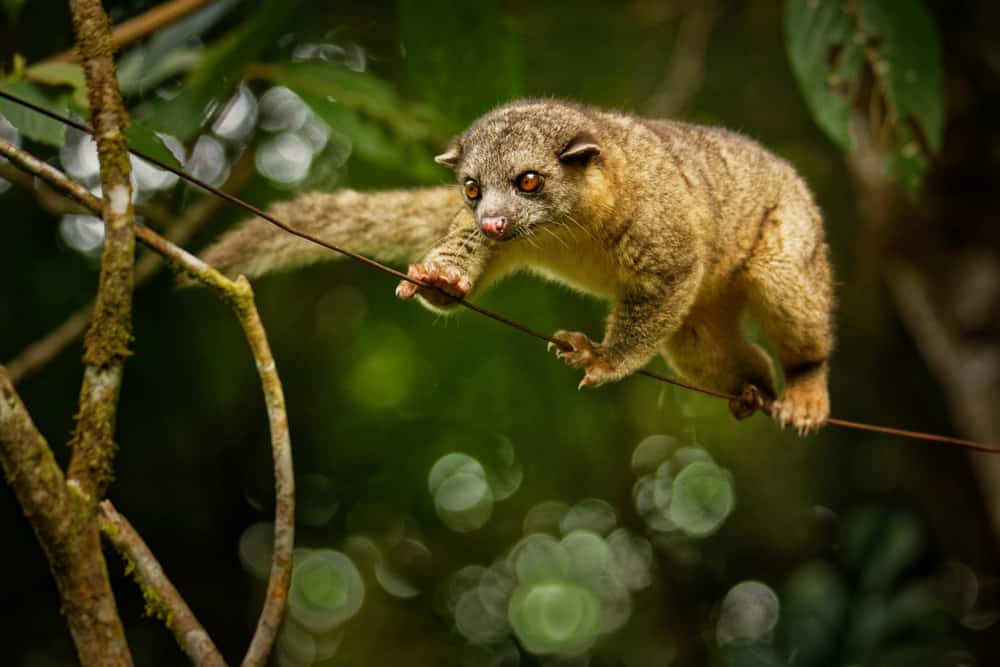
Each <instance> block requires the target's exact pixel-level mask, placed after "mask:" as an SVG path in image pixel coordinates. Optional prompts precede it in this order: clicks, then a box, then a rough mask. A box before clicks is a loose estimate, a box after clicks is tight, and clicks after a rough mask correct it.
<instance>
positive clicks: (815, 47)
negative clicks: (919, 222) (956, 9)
mask: <svg viewBox="0 0 1000 667" xmlns="http://www.w3.org/2000/svg"><path fill="white" fill-rule="evenodd" d="M785 33H786V47H787V49H788V57H789V61H790V62H791V66H792V70H793V71H794V73H795V77H796V79H797V81H798V83H799V87H800V88H801V90H802V93H803V96H804V97H805V99H806V103H807V104H808V105H809V108H810V111H811V112H812V114H813V117H814V118H815V119H816V122H817V124H818V125H819V126H820V127H821V128H822V129H823V131H824V132H826V133H827V135H829V136H830V138H831V139H832V140H833V141H834V142H835V143H836V144H837V145H838V146H840V147H841V148H842V149H844V150H851V149H852V147H853V146H852V122H853V118H855V117H856V114H859V113H860V114H864V115H863V116H862V117H867V118H868V122H869V124H870V125H871V126H872V127H871V128H870V134H871V135H872V136H874V137H875V140H876V141H878V142H879V145H878V146H877V147H878V148H879V150H880V151H881V152H882V153H883V155H884V156H885V166H886V171H887V173H888V174H889V176H890V177H891V178H893V179H894V180H896V181H897V182H899V183H900V184H901V185H903V186H904V187H905V188H906V189H907V190H908V191H910V192H911V193H913V192H915V191H916V188H917V187H918V185H919V183H920V180H921V178H922V176H923V174H924V173H925V172H926V170H927V168H928V166H929V164H930V158H931V156H932V155H933V154H934V153H936V152H937V151H938V150H939V149H940V147H941V136H942V131H943V128H944V118H945V116H944V94H943V72H942V66H941V48H940V44H939V41H938V35H937V31H936V30H935V27H934V23H933V21H932V19H931V17H930V15H929V14H928V13H927V11H926V9H925V8H924V7H923V5H922V4H921V3H920V2H919V0H900V1H899V2H891V3H887V2H881V1H880V0H857V2H844V1H842V0H786V3H785ZM869 82H870V84H871V85H868V84H869ZM873 96H874V97H875V98H876V99H872V97H873ZM879 108H881V109H884V110H885V111H884V113H883V114H881V117H880V116H879V115H876V116H875V117H872V116H871V114H870V112H871V110H872V109H879Z"/></svg>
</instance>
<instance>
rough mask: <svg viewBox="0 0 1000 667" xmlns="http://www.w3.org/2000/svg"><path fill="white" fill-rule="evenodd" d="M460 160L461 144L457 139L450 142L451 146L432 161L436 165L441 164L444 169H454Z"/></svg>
mask: <svg viewBox="0 0 1000 667" xmlns="http://www.w3.org/2000/svg"><path fill="white" fill-rule="evenodd" d="M461 159H462V144H461V143H460V142H459V140H458V139H455V140H453V141H452V142H451V146H449V147H448V150H446V151H445V152H444V153H441V155H438V156H436V157H435V158H434V161H435V162H437V163H438V164H443V165H444V166H446V167H451V168H452V169H454V168H455V165H457V164H458V161H459V160H461Z"/></svg>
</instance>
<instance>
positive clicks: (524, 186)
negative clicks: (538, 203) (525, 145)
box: [517, 171, 542, 192]
mask: <svg viewBox="0 0 1000 667" xmlns="http://www.w3.org/2000/svg"><path fill="white" fill-rule="evenodd" d="M517 189H518V190H520V191H521V192H538V191H539V190H541V189H542V175H541V174H539V173H538V172H537V171H526V172H524V173H523V174H521V175H520V176H518V177H517Z"/></svg>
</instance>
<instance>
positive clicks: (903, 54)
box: [858, 0, 944, 153]
mask: <svg viewBox="0 0 1000 667" xmlns="http://www.w3.org/2000/svg"><path fill="white" fill-rule="evenodd" d="M858 15H859V19H860V25H861V28H862V30H863V31H864V32H865V34H866V35H867V36H868V39H869V43H873V44H874V45H875V54H876V55H875V56H874V58H873V59H872V62H871V65H872V66H873V69H874V72H875V75H876V76H877V77H878V82H879V84H880V87H881V88H882V90H884V91H885V95H886V98H887V99H888V101H889V106H890V107H891V109H892V111H893V113H894V115H895V116H896V119H897V121H898V122H900V123H905V122H907V121H909V122H912V123H913V124H914V125H915V126H916V127H917V128H919V131H920V132H921V133H923V135H924V139H926V141H927V144H928V146H929V148H930V152H932V153H934V152H937V151H938V150H939V149H940V148H941V135H942V132H943V130H944V94H943V88H944V74H943V70H942V67H941V45H940V43H939V41H938V34H937V30H936V28H935V27H934V21H933V19H932V18H931V16H930V14H929V13H928V12H927V10H926V9H925V8H924V6H923V4H922V3H921V2H919V0H908V1H906V2H883V1H882V0H859V1H858Z"/></svg>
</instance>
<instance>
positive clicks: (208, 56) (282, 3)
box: [145, 0, 299, 141]
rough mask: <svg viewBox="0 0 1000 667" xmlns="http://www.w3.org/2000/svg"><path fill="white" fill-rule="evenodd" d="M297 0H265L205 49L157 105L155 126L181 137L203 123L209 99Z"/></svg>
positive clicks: (230, 83) (230, 82)
mask: <svg viewBox="0 0 1000 667" xmlns="http://www.w3.org/2000/svg"><path fill="white" fill-rule="evenodd" d="M298 4H299V0H266V1H265V2H262V3H260V6H259V7H258V9H257V10H256V11H255V12H254V13H253V14H252V15H251V16H250V17H248V18H247V19H246V21H244V22H243V24H242V25H241V26H240V27H239V28H237V29H236V30H233V31H232V32H230V33H228V34H227V35H226V36H225V37H224V38H222V39H221V40H220V41H219V42H217V43H216V44H213V45H212V46H211V47H209V48H208V49H205V51H204V55H203V56H202V59H201V62H199V63H198V66H197V67H195V68H194V69H193V70H192V71H191V73H190V74H188V76H187V78H186V79H185V81H184V86H183V87H182V89H181V93H180V94H179V95H177V97H175V98H174V99H172V100H171V101H170V103H169V104H164V105H157V106H156V107H155V108H156V116H155V118H152V117H151V118H148V119H145V120H146V122H147V123H148V124H149V125H151V126H153V127H154V128H155V129H157V130H159V131H161V132H165V133H167V134H172V135H173V136H175V137H177V138H178V139H180V140H181V141H187V140H189V139H191V138H192V137H193V136H194V135H195V134H197V132H198V130H200V129H201V127H202V125H203V124H204V123H205V121H206V120H207V117H208V113H209V111H210V107H211V104H212V102H214V101H216V100H218V99H221V98H224V97H226V96H228V95H229V93H230V92H231V91H232V90H233V89H234V88H235V87H236V85H237V84H238V83H239V82H240V80H241V79H242V77H243V67H244V65H245V64H246V63H248V62H250V61H252V60H253V59H254V58H255V57H256V56H257V55H258V54H259V53H261V52H262V51H263V50H264V49H266V48H267V47H268V46H269V45H270V44H272V43H273V41H274V38H275V36H276V35H277V34H278V33H279V31H281V30H282V28H283V27H284V25H285V23H286V21H287V19H288V18H289V16H291V15H292V14H293V12H294V11H295V8H296V6H297V5H298Z"/></svg>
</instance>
